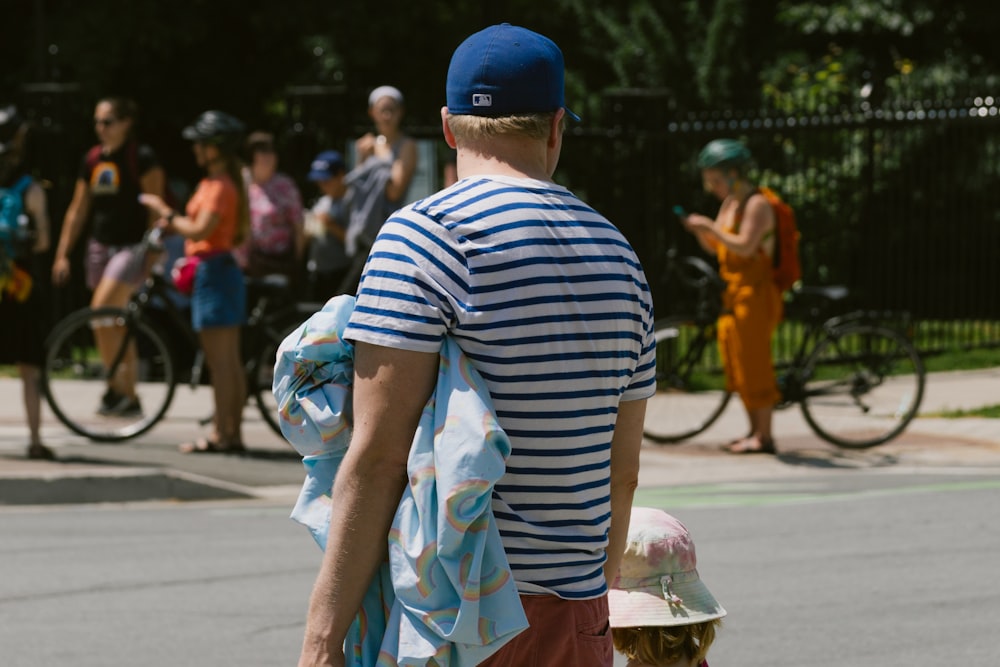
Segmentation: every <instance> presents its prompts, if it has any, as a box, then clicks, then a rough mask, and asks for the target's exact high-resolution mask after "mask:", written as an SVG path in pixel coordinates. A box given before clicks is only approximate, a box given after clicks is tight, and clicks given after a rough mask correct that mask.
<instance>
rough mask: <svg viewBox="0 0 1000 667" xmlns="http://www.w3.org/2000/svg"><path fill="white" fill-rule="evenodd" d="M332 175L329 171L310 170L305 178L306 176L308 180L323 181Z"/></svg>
mask: <svg viewBox="0 0 1000 667" xmlns="http://www.w3.org/2000/svg"><path fill="white" fill-rule="evenodd" d="M332 177H333V174H330V173H327V172H324V171H310V172H309V173H308V174H307V175H306V178H308V179H309V180H310V181H325V180H326V179H328V178H332Z"/></svg>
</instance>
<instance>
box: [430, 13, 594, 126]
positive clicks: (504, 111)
mask: <svg viewBox="0 0 1000 667" xmlns="http://www.w3.org/2000/svg"><path fill="white" fill-rule="evenodd" d="M564 70H565V64H564V63H563V55H562V51H560V50H559V47H558V46H556V43H555V42H553V41H552V40H551V39H549V38H548V37H546V36H544V35H539V34H538V33H537V32H532V31H531V30H528V29H527V28H522V27H520V26H515V25H511V24H509V23H501V24H500V25H495V26H491V27H489V28H486V29H485V30H480V31H479V32H477V33H475V34H473V35H470V36H469V37H468V38H466V40H465V41H464V42H462V43H461V44H460V45H459V46H458V48H457V49H455V53H454V54H452V57H451V63H450V64H449V66H448V80H447V83H446V86H445V94H446V97H447V105H448V112H449V113H451V114H455V115H462V114H468V115H473V116H486V117H492V118H500V117H503V116H517V115H521V114H534V113H550V112H553V111H556V110H558V109H560V108H562V109H566V103H565V100H564V96H565V91H564V90H563V87H564V77H565V72H564ZM566 113H567V115H569V117H570V118H572V119H573V120H580V117H579V116H577V115H576V114H575V113H573V112H572V111H570V110H569V109H566Z"/></svg>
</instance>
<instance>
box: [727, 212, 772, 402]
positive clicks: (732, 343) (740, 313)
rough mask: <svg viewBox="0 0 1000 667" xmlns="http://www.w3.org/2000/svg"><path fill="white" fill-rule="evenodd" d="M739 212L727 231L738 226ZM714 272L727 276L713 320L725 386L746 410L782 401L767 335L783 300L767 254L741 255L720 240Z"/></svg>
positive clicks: (762, 252)
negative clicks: (717, 337)
mask: <svg viewBox="0 0 1000 667" xmlns="http://www.w3.org/2000/svg"><path fill="white" fill-rule="evenodd" d="M739 223H740V216H737V217H736V219H735V220H734V221H733V228H734V229H732V230H729V231H733V232H735V231H736V229H737V228H738V227H739ZM716 254H717V255H718V257H719V275H720V276H722V278H723V280H725V281H726V291H725V293H724V294H723V297H722V306H723V310H722V313H723V314H722V315H721V316H720V317H719V321H718V336H719V352H720V354H721V356H722V363H723V366H724V368H725V371H726V388H727V389H729V391H732V392H736V393H737V394H739V396H740V399H741V400H742V401H743V405H744V406H745V407H746V409H747V410H756V409H760V408H766V407H770V406H773V405H775V404H776V403H777V402H778V401H779V400H781V394H780V393H779V392H778V384H777V381H776V380H775V376H774V362H773V360H772V357H771V336H772V334H773V333H774V330H775V328H777V326H778V323H779V322H780V321H781V318H782V315H783V310H784V305H783V302H782V300H781V293H780V292H779V291H778V288H777V287H776V286H775V284H774V278H773V275H772V268H771V258H770V257H768V256H767V254H766V253H765V252H764V251H763V249H761V250H758V251H757V252H755V253H754V254H753V255H752V256H750V257H740V256H739V255H737V254H735V253H733V252H729V251H728V249H727V248H726V247H725V246H724V245H722V244H721V243H720V244H719V246H718V248H717V249H716Z"/></svg>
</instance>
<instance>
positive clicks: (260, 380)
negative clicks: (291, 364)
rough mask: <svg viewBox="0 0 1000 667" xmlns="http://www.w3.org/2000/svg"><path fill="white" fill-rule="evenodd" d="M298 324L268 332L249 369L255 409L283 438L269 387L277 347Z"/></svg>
mask: <svg viewBox="0 0 1000 667" xmlns="http://www.w3.org/2000/svg"><path fill="white" fill-rule="evenodd" d="M298 326H299V325H298V324H286V325H285V329H284V330H283V331H282V332H281V333H278V332H277V330H269V331H268V334H267V337H266V339H265V341H264V345H263V347H262V349H261V351H260V354H258V356H257V360H256V361H255V362H254V365H253V368H252V369H251V373H250V377H251V382H252V385H253V386H252V389H251V392H252V393H253V397H254V400H255V401H256V402H257V409H258V410H260V414H261V416H262V417H263V418H264V421H266V422H267V424H268V426H270V427H271V428H272V429H273V430H274V432H275V433H277V434H278V435H280V436H281V437H282V438H284V437H285V436H284V434H283V433H282V432H281V424H280V422H279V418H278V401H277V400H275V398H274V392H273V391H272V390H271V387H272V385H273V383H274V363H275V359H276V357H277V354H278V346H279V345H281V341H283V340H285V337H286V336H287V335H288V334H290V333H292V332H293V331H294V330H295V329H297V328H298Z"/></svg>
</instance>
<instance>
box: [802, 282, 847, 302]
mask: <svg viewBox="0 0 1000 667" xmlns="http://www.w3.org/2000/svg"><path fill="white" fill-rule="evenodd" d="M792 294H793V295H794V296H796V297H799V296H801V297H805V298H818V299H822V300H824V301H843V300H844V299H846V298H847V296H848V294H849V292H848V290H847V288H846V287H844V286H843V285H816V286H814V285H803V286H799V287H796V288H795V289H793V290H792Z"/></svg>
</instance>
